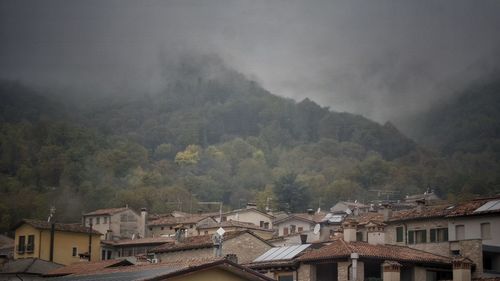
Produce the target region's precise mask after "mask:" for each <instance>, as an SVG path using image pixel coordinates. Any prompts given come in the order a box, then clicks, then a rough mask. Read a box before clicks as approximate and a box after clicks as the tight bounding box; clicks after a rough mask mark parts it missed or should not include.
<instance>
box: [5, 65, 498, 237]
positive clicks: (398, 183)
mask: <svg viewBox="0 0 500 281" xmlns="http://www.w3.org/2000/svg"><path fill="white" fill-rule="evenodd" d="M209 66H210V67H209ZM214 69H216V70H217V71H213V70H214ZM495 85H498V83H497V84H493V85H489V86H485V87H483V88H476V89H475V92H474V93H475V94H474V95H475V97H476V99H477V100H476V101H474V103H488V104H490V106H488V107H487V110H482V109H481V108H482V107H481V106H479V105H477V108H474V107H473V106H469V107H468V106H466V105H470V104H474V103H471V101H470V98H469V97H468V96H467V93H466V94H465V96H464V98H463V100H458V103H459V104H460V105H461V106H458V107H457V106H453V107H452V108H448V107H446V108H444V109H443V110H441V112H442V114H444V115H445V118H439V119H440V120H444V121H442V123H437V124H438V125H437V126H435V125H434V124H436V122H435V121H432V120H434V119H432V118H431V117H432V116H435V115H431V114H430V115H429V118H430V119H429V120H430V121H428V123H429V125H425V124H423V125H422V129H421V132H422V133H421V137H420V139H419V140H420V141H421V142H422V143H424V144H425V145H428V147H430V148H432V149H430V150H428V149H426V148H423V147H422V146H418V145H416V144H415V142H413V141H412V140H410V139H409V138H407V137H405V136H404V135H403V134H401V133H400V132H399V131H398V130H397V128H396V127H395V126H393V125H392V124H390V123H387V124H385V125H380V124H377V123H375V122H373V121H370V120H368V119H366V118H363V117H362V116H358V115H353V114H349V113H337V112H332V111H330V110H329V109H328V108H325V107H321V106H319V105H317V104H316V103H314V102H313V101H311V100H309V99H305V100H303V101H301V102H298V103H297V102H294V101H292V100H289V99H284V98H280V97H278V96H275V95H272V94H270V93H269V92H267V91H266V90H265V89H263V88H261V87H260V86H259V85H258V84H257V83H255V82H253V81H249V80H247V79H246V78H245V77H244V76H243V75H241V74H239V73H237V72H235V71H234V70H231V69H228V68H227V67H225V66H224V65H223V64H222V63H221V62H220V61H219V60H218V59H216V58H211V57H209V58H204V59H202V60H201V61H198V60H194V61H192V60H191V59H189V58H186V59H185V60H184V61H183V62H182V63H180V64H179V65H175V66H171V68H170V69H168V71H165V87H164V89H163V90H162V91H160V92H158V93H149V94H147V95H144V94H140V93H122V94H121V95H118V96H113V95H109V96H105V97H102V98H95V99H91V100H92V101H86V100H85V98H83V97H81V98H79V97H78V96H77V97H76V98H68V99H67V100H65V99H59V100H58V101H57V102H55V101H54V100H53V99H52V97H53V96H50V95H41V94H40V93H37V92H36V91H34V90H32V89H30V88H28V87H25V86H23V85H21V84H19V83H14V82H10V81H2V82H0V98H1V100H2V102H1V103H0V195H1V196H0V229H1V230H5V229H8V228H9V227H10V226H12V225H13V224H14V223H16V222H17V221H18V220H20V219H21V218H23V217H37V218H45V217H46V216H47V214H48V210H49V207H50V206H51V205H55V206H56V208H57V210H58V211H57V218H58V219H59V220H63V221H64V220H66V221H71V220H77V219H78V218H79V216H80V214H81V212H82V211H88V210H91V209H95V208H101V207H113V206H123V205H125V204H128V205H129V206H131V207H134V208H140V207H144V206H146V207H148V208H149V209H150V211H152V212H166V211H169V210H172V209H182V210H183V211H196V210H197V209H198V208H200V206H201V205H200V206H199V205H197V204H196V202H197V201H222V202H223V203H224V206H226V207H227V208H237V207H239V206H242V204H244V203H246V202H249V201H254V202H256V203H257V204H258V206H259V207H260V208H265V207H271V208H279V209H283V210H288V211H297V212H303V211H305V209H306V208H310V207H313V208H316V207H318V206H319V207H322V208H327V207H330V206H331V205H332V204H334V203H335V202H336V201H338V200H349V199H350V200H355V199H357V200H359V201H367V200H373V199H379V198H378V196H377V192H370V190H390V191H394V192H396V196H397V197H403V196H405V195H406V194H411V193H415V192H423V190H425V189H426V188H427V187H428V186H429V185H431V186H432V187H433V188H435V189H436V191H437V192H438V193H439V194H441V195H442V196H443V197H448V198H450V199H453V200H459V199H461V198H462V197H464V196H470V195H472V194H490V193H495V192H498V191H500V190H499V186H500V178H499V174H498V173H497V171H499V170H500V165H499V161H500V157H499V155H500V149H499V147H500V145H499V141H498V139H499V135H498V132H499V131H498V128H499V127H498V120H499V118H497V117H498V116H499V115H498V114H499V108H500V106H497V105H498V101H499V98H498V95H497V94H496V93H498V89H499V88H498V86H495ZM483 90H484V101H483V99H482V98H481V97H482V95H481V94H482V93H483ZM478 111H481V112H478ZM469 118H472V119H470V120H469ZM477 136H480V137H477ZM425 139H431V140H432V141H433V142H432V144H428V143H427V142H425V141H422V140H425ZM320 198H321V200H319V199H320ZM384 198H385V197H384Z"/></svg>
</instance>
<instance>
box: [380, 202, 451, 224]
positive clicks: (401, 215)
mask: <svg viewBox="0 0 500 281" xmlns="http://www.w3.org/2000/svg"><path fill="white" fill-rule="evenodd" d="M448 207H450V205H439V206H422V208H421V209H419V208H413V209H408V210H401V211H397V212H393V214H392V216H391V218H390V219H389V221H404V220H412V219H423V218H437V217H445V216H446V215H448V214H449V213H450V209H449V208H448Z"/></svg>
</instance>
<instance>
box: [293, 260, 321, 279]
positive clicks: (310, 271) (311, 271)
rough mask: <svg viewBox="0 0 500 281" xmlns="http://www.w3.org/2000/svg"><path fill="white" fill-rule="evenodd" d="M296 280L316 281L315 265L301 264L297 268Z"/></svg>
mask: <svg viewBox="0 0 500 281" xmlns="http://www.w3.org/2000/svg"><path fill="white" fill-rule="evenodd" d="M297 281H316V266H315V265H313V264H305V263H303V264H301V265H300V267H299V269H298V270H297Z"/></svg>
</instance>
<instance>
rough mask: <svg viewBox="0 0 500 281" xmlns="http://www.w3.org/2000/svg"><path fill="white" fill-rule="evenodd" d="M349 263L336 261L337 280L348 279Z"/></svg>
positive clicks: (345, 280)
mask: <svg viewBox="0 0 500 281" xmlns="http://www.w3.org/2000/svg"><path fill="white" fill-rule="evenodd" d="M349 265H351V262H349V261H343V262H338V263H337V272H338V275H337V276H338V278H337V280H338V281H349V280H348V278H349Z"/></svg>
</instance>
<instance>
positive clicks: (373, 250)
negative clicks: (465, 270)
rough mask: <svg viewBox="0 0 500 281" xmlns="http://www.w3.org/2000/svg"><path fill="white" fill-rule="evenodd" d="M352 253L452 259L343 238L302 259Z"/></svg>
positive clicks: (389, 257) (403, 259)
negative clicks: (349, 240)
mask: <svg viewBox="0 0 500 281" xmlns="http://www.w3.org/2000/svg"><path fill="white" fill-rule="evenodd" d="M351 253H358V254H359V256H360V257H365V258H377V259H384V260H392V261H400V262H423V263H437V264H451V259H450V258H447V257H444V256H439V255H435V254H431V253H428V252H424V251H420V250H416V249H412V248H409V247H403V246H395V245H371V244H368V243H366V242H349V243H348V242H345V241H344V240H342V239H338V240H335V241H334V242H333V243H331V244H329V245H326V246H323V247H322V248H319V249H317V250H314V251H310V252H309V253H306V254H304V255H303V256H302V257H300V258H299V260H301V261H315V260H327V259H335V258H346V257H349V256H350V254H351Z"/></svg>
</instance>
